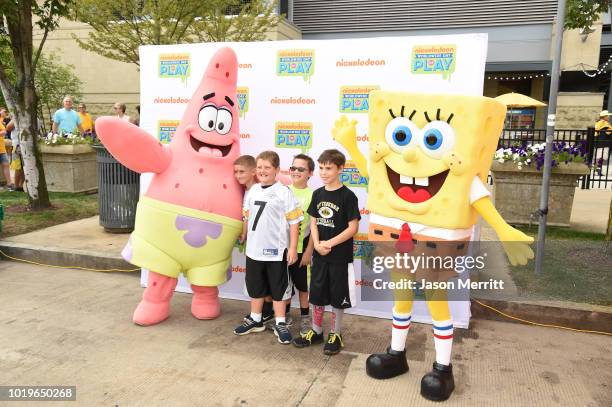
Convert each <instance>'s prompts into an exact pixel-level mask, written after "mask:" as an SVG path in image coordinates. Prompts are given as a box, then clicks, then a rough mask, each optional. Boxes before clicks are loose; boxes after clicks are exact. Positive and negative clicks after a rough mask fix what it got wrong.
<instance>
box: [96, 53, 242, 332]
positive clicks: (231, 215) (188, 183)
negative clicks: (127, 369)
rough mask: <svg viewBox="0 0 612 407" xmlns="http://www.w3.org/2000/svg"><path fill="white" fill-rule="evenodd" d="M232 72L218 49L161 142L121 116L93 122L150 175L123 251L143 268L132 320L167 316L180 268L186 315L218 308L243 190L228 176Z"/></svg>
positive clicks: (234, 151) (234, 139)
mask: <svg viewBox="0 0 612 407" xmlns="http://www.w3.org/2000/svg"><path fill="white" fill-rule="evenodd" d="M237 73H238V61H237V58H236V54H235V53H234V51H233V50H232V49H230V48H227V47H225V48H221V49H220V50H218V51H217V53H215V55H214V56H213V58H212V60H211V61H210V63H209V65H208V67H207V69H206V73H205V74H204V77H203V78H202V82H201V83H200V85H199V86H198V88H197V90H196V91H195V93H194V94H193V96H192V98H191V100H190V102H189V104H188V105H187V109H186V110H185V113H184V115H183V118H182V120H181V122H180V125H179V126H178V128H177V130H176V132H175V135H174V138H173V139H172V141H171V142H170V143H169V144H168V145H162V144H161V143H159V142H158V141H157V139H156V138H155V137H153V136H152V135H150V134H148V133H147V132H145V131H144V130H142V129H140V128H138V127H136V126H134V125H132V124H130V123H128V122H126V121H124V120H121V119H118V118H112V117H101V118H99V119H98V120H97V121H96V132H97V134H98V136H99V137H100V139H101V140H102V143H104V145H105V146H106V148H107V149H108V150H109V151H110V153H111V154H112V155H113V156H114V157H115V158H116V159H117V160H119V161H120V162H121V163H122V164H124V165H125V166H126V167H128V168H130V169H131V170H133V171H136V172H139V173H143V172H151V173H153V174H154V176H153V180H152V182H151V184H150V186H149V189H148V190H147V191H146V193H145V194H144V196H142V197H141V198H140V201H139V203H138V209H137V212H136V224H135V228H134V232H133V233H132V235H131V236H130V239H129V241H128V244H127V246H126V247H125V249H123V252H122V255H123V257H124V258H125V259H126V260H127V261H129V262H130V263H132V264H134V265H136V266H140V267H144V268H146V269H148V270H150V272H149V281H148V287H147V288H146V289H145V291H144V294H143V296H142V301H140V303H139V304H138V307H136V310H135V311H134V317H133V320H134V323H135V324H138V325H143V326H147V325H154V324H157V323H159V322H162V321H163V320H165V319H166V318H167V317H168V315H169V312H170V299H171V298H172V294H173V293H174V289H175V287H176V283H177V278H178V276H179V274H180V273H183V274H184V275H185V277H186V278H187V279H188V281H189V282H190V284H191V288H192V290H193V297H192V302H191V313H192V314H193V315H194V316H195V317H196V318H198V319H213V318H216V317H217V316H219V314H220V305H219V290H218V286H219V285H221V284H223V283H224V282H226V281H227V278H228V268H229V266H230V263H231V253H232V248H233V246H234V243H235V241H236V239H237V238H238V236H239V235H240V233H241V231H242V213H241V209H242V208H241V206H242V205H241V204H242V194H243V191H242V188H241V187H240V185H239V184H238V183H237V182H236V180H235V179H234V176H233V163H234V160H235V159H236V158H237V157H239V156H240V143H239V141H240V132H239V129H238V105H237V100H236V79H237Z"/></svg>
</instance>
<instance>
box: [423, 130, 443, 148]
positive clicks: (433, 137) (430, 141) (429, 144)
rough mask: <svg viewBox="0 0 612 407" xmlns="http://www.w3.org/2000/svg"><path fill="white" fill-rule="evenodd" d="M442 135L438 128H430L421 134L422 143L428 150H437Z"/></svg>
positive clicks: (441, 140) (440, 143)
mask: <svg viewBox="0 0 612 407" xmlns="http://www.w3.org/2000/svg"><path fill="white" fill-rule="evenodd" d="M443 141H444V136H443V135H442V132H441V131H440V130H438V129H434V128H430V129H427V131H425V133H424V134H423V145H424V146H425V147H426V148H428V149H429V150H437V149H439V148H440V146H441V145H442V142H443Z"/></svg>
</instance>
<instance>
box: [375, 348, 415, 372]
mask: <svg viewBox="0 0 612 407" xmlns="http://www.w3.org/2000/svg"><path fill="white" fill-rule="evenodd" d="M407 371H408V362H407V361H406V351H405V350H403V351H397V350H393V349H391V348H390V347H389V348H387V353H375V354H373V355H370V356H369V357H368V360H366V373H367V374H368V376H370V377H373V378H375V379H390V378H392V377H395V376H399V375H401V374H404V373H406V372H407Z"/></svg>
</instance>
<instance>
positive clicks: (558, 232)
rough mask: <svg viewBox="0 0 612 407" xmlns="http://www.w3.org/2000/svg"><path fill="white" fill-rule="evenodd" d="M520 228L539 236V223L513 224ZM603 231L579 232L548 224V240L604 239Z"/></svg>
mask: <svg viewBox="0 0 612 407" xmlns="http://www.w3.org/2000/svg"><path fill="white" fill-rule="evenodd" d="M513 226H514V227H515V228H517V229H518V230H520V231H522V232H524V233H526V234H528V235H530V236H533V237H535V238H537V236H538V225H533V226H531V227H529V226H527V225H513ZM604 237H605V235H604V234H603V233H593V232H579V231H576V230H572V229H570V228H564V227H560V226H546V240H548V239H551V240H604Z"/></svg>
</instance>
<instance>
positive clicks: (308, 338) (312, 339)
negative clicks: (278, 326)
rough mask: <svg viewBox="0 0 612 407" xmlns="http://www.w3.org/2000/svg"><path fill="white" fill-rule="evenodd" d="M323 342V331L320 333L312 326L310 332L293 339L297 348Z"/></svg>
mask: <svg viewBox="0 0 612 407" xmlns="http://www.w3.org/2000/svg"><path fill="white" fill-rule="evenodd" d="M322 342H323V332H321V333H320V334H318V333H317V332H316V331H315V330H314V329H312V328H310V329H309V330H308V332H306V333H305V334H304V335H302V336H300V337H299V338H295V339H294V340H293V345H295V347H296V348H305V347H307V346H310V345H316V344H318V343H322Z"/></svg>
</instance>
